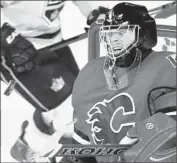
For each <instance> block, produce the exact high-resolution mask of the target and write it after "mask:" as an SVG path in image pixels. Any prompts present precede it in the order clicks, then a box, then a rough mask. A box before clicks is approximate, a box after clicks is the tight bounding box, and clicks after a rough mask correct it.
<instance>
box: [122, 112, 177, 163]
mask: <svg viewBox="0 0 177 163" xmlns="http://www.w3.org/2000/svg"><path fill="white" fill-rule="evenodd" d="M128 137H130V138H138V142H137V143H136V144H135V145H133V146H132V147H131V148H130V149H128V150H127V151H125V152H124V154H123V158H124V161H125V162H176V121H175V120H174V119H172V118H171V117H169V116H167V115H165V114H163V113H158V114H155V115H153V116H151V117H150V118H148V119H146V120H145V121H143V122H140V123H138V124H136V126H135V127H133V128H131V129H130V130H129V131H128Z"/></svg>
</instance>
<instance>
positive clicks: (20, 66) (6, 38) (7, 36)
mask: <svg viewBox="0 0 177 163" xmlns="http://www.w3.org/2000/svg"><path fill="white" fill-rule="evenodd" d="M1 48H2V49H1V60H2V64H5V63H6V64H7V65H8V67H10V68H11V69H12V70H13V72H14V73H16V74H18V73H21V72H26V71H29V70H31V69H32V68H34V67H35V66H36V65H37V51H36V49H35V48H34V46H33V45H32V44H31V42H29V41H28V40H27V39H25V38H24V37H22V36H21V35H20V34H19V33H18V32H16V30H15V29H14V28H12V27H11V26H10V25H9V24H7V23H5V24H4V25H3V26H2V27H1ZM4 62H5V63H4Z"/></svg>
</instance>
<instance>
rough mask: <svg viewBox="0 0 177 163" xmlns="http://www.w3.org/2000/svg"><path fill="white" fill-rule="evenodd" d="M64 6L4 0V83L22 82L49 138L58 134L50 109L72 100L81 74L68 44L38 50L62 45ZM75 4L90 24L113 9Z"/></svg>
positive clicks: (55, 0) (52, 1)
mask: <svg viewBox="0 0 177 163" xmlns="http://www.w3.org/2000/svg"><path fill="white" fill-rule="evenodd" d="M64 4H65V1H64V0H49V1H1V43H2V44H1V45H2V49H1V53H2V57H1V79H2V80H3V81H5V82H6V83H9V82H10V81H15V82H16V86H15V89H16V90H18V92H20V94H21V95H22V96H23V97H25V99H26V100H27V101H28V102H30V103H31V104H32V105H33V106H34V107H35V108H36V112H35V114H34V120H35V123H36V125H37V127H38V128H39V129H40V130H41V131H42V132H45V133H47V134H49V133H50V132H51V134H52V131H49V129H51V128H50V127H49V128H48V125H51V121H52V118H53V112H52V111H50V110H53V109H54V108H57V107H58V106H59V105H60V104H61V103H62V102H63V101H64V100H66V99H67V98H68V97H69V96H70V94H71V91H72V86H73V83H74V81H75V78H76V76H77V74H78V72H79V68H78V65H77V63H76V61H75V59H74V57H73V54H72V52H71V50H70V48H69V47H68V46H66V47H64V48H62V49H60V50H57V51H56V52H53V53H51V54H49V53H48V52H46V54H38V52H37V50H38V49H41V48H43V47H46V46H49V45H52V44H54V43H58V42H61V41H62V31H61V24H60V17H59V14H60V11H61V10H62V8H63V7H64ZM74 4H76V6H78V8H79V9H80V10H81V12H82V13H83V14H84V15H85V16H86V17H87V24H88V25H90V24H91V23H92V21H94V20H95V19H96V18H97V17H98V16H99V14H101V12H102V13H103V12H105V10H106V11H108V10H107V9H105V10H104V11H103V10H100V7H99V9H95V10H94V7H93V6H92V4H91V2H88V1H74ZM102 9H104V8H102ZM68 12H69V11H68ZM68 21H69V20H68ZM41 111H42V112H43V113H42V116H41ZM49 117H50V118H49ZM42 121H44V122H45V123H42V125H41V122H42ZM46 124H47V125H46Z"/></svg>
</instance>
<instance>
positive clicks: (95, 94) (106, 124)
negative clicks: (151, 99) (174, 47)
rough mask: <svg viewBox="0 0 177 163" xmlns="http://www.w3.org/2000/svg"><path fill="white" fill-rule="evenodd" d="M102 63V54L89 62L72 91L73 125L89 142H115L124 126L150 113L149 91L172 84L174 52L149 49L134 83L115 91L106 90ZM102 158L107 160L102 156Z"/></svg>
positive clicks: (124, 131)
mask: <svg viewBox="0 0 177 163" xmlns="http://www.w3.org/2000/svg"><path fill="white" fill-rule="evenodd" d="M103 65H104V57H102V58H99V59H97V60H93V61H91V62H89V63H88V64H87V65H86V66H85V67H84V68H83V69H82V70H81V72H80V74H79V75H78V77H77V79H76V81H75V84H74V88H73V94H72V104H73V107H74V110H75V116H76V118H77V119H78V122H77V123H76V126H75V127H76V128H77V129H78V130H80V131H82V132H83V133H84V134H86V135H87V136H88V137H89V139H90V141H91V143H94V144H107V143H109V144H119V143H120V141H121V139H122V138H123V137H125V136H126V133H127V131H128V129H130V128H131V127H133V126H134V125H135V124H136V123H137V122H139V121H142V120H144V119H146V118H148V117H149V116H150V111H149V109H148V104H147V97H148V93H149V92H150V90H152V89H153V88H155V87H159V86H170V87H176V69H175V68H176V54H174V53H168V52H152V53H151V54H150V55H149V56H148V57H147V58H145V59H144V60H143V62H142V63H141V67H140V70H139V73H138V74H137V76H136V78H135V80H134V83H133V84H131V85H130V86H128V87H126V88H124V89H121V90H117V91H111V90H108V87H107V83H106V80H105V76H104V72H103ZM132 71H133V70H132ZM102 158H103V157H102ZM104 161H106V162H109V161H108V160H107V159H105V158H104V159H102V162H104Z"/></svg>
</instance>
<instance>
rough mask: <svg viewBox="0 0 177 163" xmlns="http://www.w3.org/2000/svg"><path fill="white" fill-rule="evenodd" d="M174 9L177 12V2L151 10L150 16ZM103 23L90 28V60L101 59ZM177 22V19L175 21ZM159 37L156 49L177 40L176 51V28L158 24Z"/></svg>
mask: <svg viewBox="0 0 177 163" xmlns="http://www.w3.org/2000/svg"><path fill="white" fill-rule="evenodd" d="M172 8H175V11H176V2H172V3H169V4H166V5H163V6H160V7H157V8H155V9H152V10H150V11H149V12H150V14H151V13H152V15H153V14H154V12H155V11H157V12H159V11H160V12H163V11H166V10H167V9H168V10H169V9H172ZM103 21H104V20H103V19H102V20H101V19H100V20H98V21H96V22H94V23H93V24H92V25H91V26H90V29H89V31H88V60H92V59H96V58H98V57H100V38H99V29H100V27H101V25H102V22H103ZM175 21H176V19H175ZM164 22H165V19H164ZM157 36H158V42H157V45H156V47H157V46H158V45H159V44H164V42H165V41H166V40H168V41H169V42H170V41H171V40H175V41H174V42H173V43H175V45H173V47H174V48H173V50H172V51H176V26H172V25H158V24H157ZM164 39H166V40H164ZM170 45H171V44H170ZM170 45H169V46H170ZM165 46H166V45H165ZM167 46H168V45H167ZM156 47H154V48H153V49H157V48H156ZM160 47H163V45H160ZM174 49H175V50H174ZM158 50H161V51H163V49H158ZM167 51H168V49H167Z"/></svg>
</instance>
